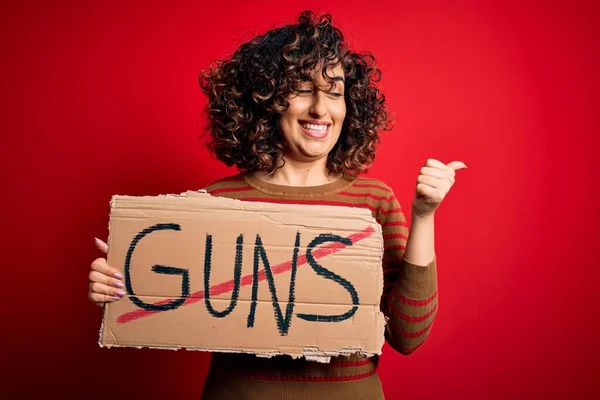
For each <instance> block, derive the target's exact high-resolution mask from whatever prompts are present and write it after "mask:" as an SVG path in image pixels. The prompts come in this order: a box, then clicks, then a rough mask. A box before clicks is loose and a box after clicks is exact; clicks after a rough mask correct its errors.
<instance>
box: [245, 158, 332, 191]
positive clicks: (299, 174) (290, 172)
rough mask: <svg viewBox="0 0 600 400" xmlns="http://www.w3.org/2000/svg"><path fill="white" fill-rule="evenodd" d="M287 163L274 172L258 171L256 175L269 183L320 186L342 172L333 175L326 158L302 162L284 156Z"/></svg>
mask: <svg viewBox="0 0 600 400" xmlns="http://www.w3.org/2000/svg"><path fill="white" fill-rule="evenodd" d="M284 160H285V165H284V166H283V167H281V168H278V169H276V170H275V172H273V173H272V174H267V173H262V172H258V173H257V174H256V175H257V176H258V177H259V178H260V179H262V180H264V181H267V182H269V183H273V184H275V185H285V186H319V185H325V184H328V183H331V182H335V181H336V180H338V179H340V178H341V174H338V175H332V174H330V173H329V171H328V170H327V166H326V162H327V159H326V158H324V159H323V160H322V161H321V160H319V162H314V161H313V162H302V161H297V160H291V159H287V158H284Z"/></svg>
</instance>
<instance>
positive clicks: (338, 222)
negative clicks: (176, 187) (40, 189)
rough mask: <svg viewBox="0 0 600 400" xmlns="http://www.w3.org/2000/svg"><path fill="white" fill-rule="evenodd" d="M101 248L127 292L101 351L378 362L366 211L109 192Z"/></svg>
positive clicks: (379, 337) (375, 246)
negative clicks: (353, 357) (358, 357)
mask: <svg viewBox="0 0 600 400" xmlns="http://www.w3.org/2000/svg"><path fill="white" fill-rule="evenodd" d="M311 242H312V244H311ZM108 245H109V252H108V256H107V257H108V263H109V265H111V266H112V267H114V268H116V269H118V270H119V271H121V273H123V275H124V276H125V279H124V281H125V282H124V283H125V284H126V291H127V296H125V297H123V298H122V299H120V300H118V301H116V302H113V303H109V304H107V306H106V308H105V311H104V317H103V321H102V327H101V329H100V341H99V344H100V346H102V347H104V346H107V347H111V346H126V347H151V348H162V349H179V348H186V349H190V350H191V349H195V350H205V351H225V352H247V353H254V354H256V355H257V356H263V357H269V356H273V355H277V354H288V355H291V356H292V357H301V356H304V357H306V358H308V359H311V360H316V361H323V362H327V361H328V360H329V357H331V356H333V355H338V354H350V353H362V354H364V355H366V356H372V355H374V354H381V348H382V346H383V342H384V326H385V320H384V316H383V314H382V313H381V311H380V309H379V307H380V306H379V303H380V298H381V293H382V290H383V271H382V267H381V262H382V256H383V238H382V231H381V226H380V225H379V224H378V223H377V222H376V220H375V219H374V218H372V216H371V213H370V212H369V211H368V210H365V209H361V208H350V207H336V206H312V205H291V204H273V203H262V202H260V203H259V202H245V201H239V200H232V199H226V198H219V197H213V196H210V195H209V194H207V193H205V192H202V191H201V192H187V193H182V194H181V195H160V196H143V197H133V196H121V195H116V196H113V198H112V200H111V212H110V222H109V240H108ZM207 260H209V261H210V262H207ZM236 260H237V261H236ZM265 264H268V267H267V266H266V265H265ZM294 271H295V272H294ZM292 276H293V277H294V278H293V279H292ZM205 277H208V279H206V282H205ZM238 283H239V284H238ZM205 287H208V288H209V290H208V294H209V295H208V296H205ZM290 294H292V297H291V298H290ZM207 297H208V299H207ZM275 299H276V300H275ZM209 310H210V311H209Z"/></svg>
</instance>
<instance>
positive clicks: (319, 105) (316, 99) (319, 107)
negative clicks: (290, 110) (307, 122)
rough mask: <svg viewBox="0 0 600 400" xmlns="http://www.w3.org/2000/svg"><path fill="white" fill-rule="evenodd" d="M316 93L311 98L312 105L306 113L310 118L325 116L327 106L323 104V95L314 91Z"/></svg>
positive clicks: (318, 91)
mask: <svg viewBox="0 0 600 400" xmlns="http://www.w3.org/2000/svg"><path fill="white" fill-rule="evenodd" d="M316 92H317V93H316V94H315V95H314V96H313V97H312V103H311V105H310V109H309V110H308V112H309V113H310V115H311V116H314V117H316V118H320V117H324V116H325V114H327V105H326V104H325V99H324V95H325V93H323V92H322V91H320V90H317V91H316Z"/></svg>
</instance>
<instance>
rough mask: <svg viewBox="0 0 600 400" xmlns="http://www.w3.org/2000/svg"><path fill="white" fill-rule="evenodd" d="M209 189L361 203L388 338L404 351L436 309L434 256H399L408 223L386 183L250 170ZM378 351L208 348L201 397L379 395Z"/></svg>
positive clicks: (232, 194) (259, 197)
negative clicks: (320, 358) (305, 181)
mask: <svg viewBox="0 0 600 400" xmlns="http://www.w3.org/2000/svg"><path fill="white" fill-rule="evenodd" d="M206 189H207V191H208V192H209V193H210V194H211V195H213V196H222V197H228V198H234V199H239V200H245V201H262V202H275V203H293V204H315V205H337V206H348V207H363V208H367V209H369V210H370V211H371V213H372V215H373V217H374V218H376V219H377V221H378V222H379V224H381V226H382V229H383V237H384V257H383V273H384V289H383V295H382V299H381V307H382V311H383V313H384V314H385V316H386V319H387V320H388V323H387V325H386V331H385V336H386V340H387V341H388V343H389V344H390V345H391V346H392V347H393V348H394V349H396V350H397V351H398V352H400V353H401V354H404V355H409V354H411V353H413V352H414V351H415V350H416V349H417V348H418V347H419V346H421V345H422V344H423V342H424V341H425V339H426V338H427V336H428V334H429V332H430V330H431V326H432V324H433V321H434V319H435V316H436V313H437V274H436V260H435V258H434V259H433V260H432V261H431V262H430V263H429V264H428V265H425V266H420V265H414V264H412V263H409V262H408V261H407V260H406V259H404V258H403V254H404V250H405V246H406V242H407V239H408V233H409V229H408V226H407V222H406V218H405V215H404V213H403V211H402V208H401V206H400V204H399V203H398V200H397V199H396V197H395V195H394V193H393V191H392V189H390V187H389V186H387V185H386V184H385V183H383V182H381V181H379V180H376V179H367V178H360V177H358V178H352V177H349V176H346V177H344V178H342V179H340V180H338V181H336V182H333V183H328V184H325V185H320V186H310V187H295V186H284V185H276V184H272V183H269V182H265V181H263V180H261V179H259V178H258V177H256V176H255V175H254V174H253V173H251V172H246V173H242V174H238V175H235V176H230V177H227V178H223V179H220V180H218V181H216V182H214V183H212V184H210V185H209V186H208V187H207V188H206ZM377 363H378V357H377V356H375V357H370V358H364V357H362V356H359V355H353V356H350V357H342V356H340V357H335V358H333V359H332V361H331V362H330V363H329V364H323V363H317V362H310V361H306V360H305V359H292V358H291V357H287V356H278V357H273V358H270V359H265V358H259V357H255V356H253V355H249V354H231V353H214V354H213V356H212V361H211V368H210V371H209V374H208V377H207V379H206V383H205V387H204V393H203V397H202V398H203V399H205V400H213V399H219V400H221V399H235V400H242V399H261V400H262V399H289V400H292V399H293V400H296V399H302V400H308V399H325V398H326V399H342V398H343V399H348V400H350V399H383V398H384V396H383V392H382V388H381V382H380V380H379V377H378V375H377Z"/></svg>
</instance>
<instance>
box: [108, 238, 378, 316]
mask: <svg viewBox="0 0 600 400" xmlns="http://www.w3.org/2000/svg"><path fill="white" fill-rule="evenodd" d="M374 232H375V229H373V227H370V226H369V227H367V228H365V229H363V230H362V231H360V232H357V233H354V234H352V235H350V236H348V239H350V240H351V241H352V244H354V243H356V242H359V241H361V240H363V239H365V238H368V237H369V236H371V235H372V234H373V233H374ZM344 247H346V245H345V244H342V243H339V242H333V243H329V244H328V245H326V246H323V247H321V248H319V249H317V250H315V251H313V253H312V255H313V257H314V258H315V260H318V259H320V258H323V257H325V256H328V255H330V254H333V253H337V252H338V251H340V250H341V249H343V248H344ZM304 264H306V255H303V256H298V262H297V264H296V265H297V266H298V267H299V266H301V265H304ZM291 269H292V261H291V260H289V261H285V262H282V263H281V264H277V265H275V266H273V267H271V271H272V272H273V275H277V274H281V273H283V272H286V271H289V270H291ZM265 278H266V274H265V270H264V269H262V270H260V271H259V272H258V280H259V281H262V280H264V279H265ZM251 284H252V274H249V275H246V276H243V277H242V278H241V280H240V287H242V286H249V285H251ZM232 291H233V279H232V280H230V281H227V282H223V283H219V284H216V285H213V286H211V287H210V295H211V296H217V295H220V294H223V293H229V292H232ZM173 300H174V299H164V300H161V301H158V302H156V303H153V304H155V305H159V304H167V303H169V302H171V301H173ZM203 300H204V290H199V291H197V292H195V293H192V295H191V296H190V297H188V298H187V299H186V300H185V302H184V303H183V304H182V306H186V305H188V304H193V303H196V302H198V301H203ZM160 312H163V311H152V310H143V309H138V310H135V311H130V312H128V313H125V314H123V315H120V316H119V317H117V324H125V323H127V322H131V321H134V320H136V319H139V318H144V317H148V316H150V315H152V314H156V313H160Z"/></svg>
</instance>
